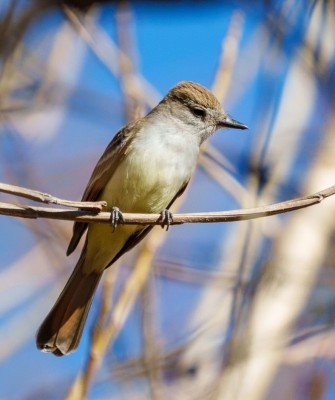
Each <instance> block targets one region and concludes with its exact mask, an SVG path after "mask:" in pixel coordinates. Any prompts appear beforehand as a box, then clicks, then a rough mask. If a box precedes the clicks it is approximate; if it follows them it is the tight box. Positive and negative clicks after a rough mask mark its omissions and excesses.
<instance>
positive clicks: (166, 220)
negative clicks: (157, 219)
mask: <svg viewBox="0 0 335 400" xmlns="http://www.w3.org/2000/svg"><path fill="white" fill-rule="evenodd" d="M161 220H162V223H161V227H162V228H164V227H165V226H166V230H167V231H168V230H169V228H170V225H171V224H172V222H173V214H172V212H170V211H169V210H167V209H165V210H163V211H162V212H161Z"/></svg>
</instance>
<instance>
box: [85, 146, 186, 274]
mask: <svg viewBox="0 0 335 400" xmlns="http://www.w3.org/2000/svg"><path fill="white" fill-rule="evenodd" d="M163 161H164V160H163ZM190 173H191V171H190ZM185 179H187V177H185V174H183V173H181V171H179V170H178V165H174V164H173V163H169V162H162V160H155V159H153V158H152V157H151V159H150V158H147V159H146V158H145V157H143V154H142V155H141V157H138V158H136V156H135V157H132V158H130V157H129V158H128V159H127V160H126V161H124V162H123V163H122V164H121V165H120V166H119V168H118V169H117V171H116V172H115V173H114V175H113V177H112V179H111V180H110V181H109V183H108V184H107V185H106V188H105V190H104V191H103V193H102V195H101V197H100V199H102V200H105V201H107V203H108V208H109V209H111V208H112V207H118V208H119V209H120V210H121V211H122V212H138V213H160V212H161V211H163V210H164V209H165V208H167V207H168V205H169V203H170V202H171V201H172V199H173V198H174V197H175V195H176V193H178V191H179V190H180V188H181V187H182V185H183V184H184V182H185ZM139 229H143V226H137V225H135V226H134V225H119V226H118V227H117V228H116V229H115V231H113V227H112V226H111V225H109V224H91V225H90V226H89V229H88V246H87V254H86V258H87V262H85V269H86V270H87V271H91V270H92V269H96V270H99V271H101V270H103V269H104V268H105V267H106V266H107V265H108V264H109V263H110V262H111V260H112V259H113V258H114V257H115V255H116V254H117V253H118V252H119V251H120V250H121V249H122V247H123V246H124V244H125V242H126V241H127V239H128V238H129V237H130V236H131V235H132V234H133V233H134V232H135V231H137V230H139Z"/></svg>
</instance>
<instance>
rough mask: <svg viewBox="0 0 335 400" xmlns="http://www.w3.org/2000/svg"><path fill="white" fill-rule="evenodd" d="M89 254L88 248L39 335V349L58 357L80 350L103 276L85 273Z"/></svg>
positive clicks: (41, 327) (37, 339)
mask: <svg viewBox="0 0 335 400" xmlns="http://www.w3.org/2000/svg"><path fill="white" fill-rule="evenodd" d="M85 247H86V246H85ZM85 250H86V249H85V248H84V249H83V252H82V254H81V256H80V258H79V260H78V263H77V265H76V267H75V269H74V271H73V272H72V275H71V276H70V278H69V280H68V282H67V284H66V285H65V287H64V289H63V291H62V293H61V294H60V296H59V298H58V299H57V301H56V303H55V305H54V306H53V308H52V309H51V311H50V312H49V314H48V315H47V317H46V318H45V320H44V321H43V323H42V325H41V326H40V328H39V330H38V332H37V334H36V344H37V347H38V348H39V349H40V350H42V351H46V352H51V353H53V354H55V355H56V356H63V355H65V354H68V353H71V352H72V351H74V350H75V349H76V348H77V347H78V345H79V342H80V338H81V335H82V331H83V328H84V324H85V321H86V318H87V314H88V311H89V309H90V306H91V303H92V300H93V296H94V293H95V290H96V288H97V286H98V283H99V281H100V278H101V276H102V272H101V273H99V272H91V273H85V272H84V271H83V264H84V261H85V253H86V251H85Z"/></svg>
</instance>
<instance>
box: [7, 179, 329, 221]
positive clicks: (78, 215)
mask: <svg viewBox="0 0 335 400" xmlns="http://www.w3.org/2000/svg"><path fill="white" fill-rule="evenodd" d="M1 191H2V192H5V193H10V194H15V195H17V196H21V197H24V198H29V199H31V200H35V201H39V202H42V203H48V204H50V203H51V204H58V205H63V206H68V207H77V208H79V210H68V209H61V208H51V207H34V206H26V205H16V204H11V203H1V202H0V215H9V216H13V217H20V218H34V219H37V218H49V219H58V220H67V221H80V222H88V223H92V222H99V223H110V221H111V213H110V212H106V211H105V212H104V211H100V210H101V209H102V207H103V205H105V204H106V203H105V202H95V203H87V202H74V201H69V200H62V199H58V198H57V197H54V196H51V195H50V194H47V193H42V192H38V191H34V190H30V189H25V188H21V187H18V186H12V185H7V184H3V183H0V192H1ZM334 194H335V185H334V186H331V187H329V188H327V189H324V190H321V191H320V192H317V193H314V194H312V195H310V196H305V197H299V198H296V199H292V200H287V201H283V202H280V203H275V204H270V205H267V206H260V207H255V208H249V209H243V210H242V209H240V210H231V211H219V212H208V213H187V214H174V215H173V222H172V224H171V225H177V224H184V223H197V222H198V223H199V222H200V223H210V222H233V221H245V220H250V219H256V218H262V217H268V216H270V215H276V214H282V213H286V212H289V211H294V210H298V209H300V208H305V207H310V206H313V205H315V204H318V203H321V201H322V200H324V199H325V198H327V197H329V196H333V195H334ZM121 211H122V210H121ZM123 216H124V221H123V222H121V221H120V222H119V223H120V224H125V225H161V223H162V221H161V215H160V214H135V213H124V214H123Z"/></svg>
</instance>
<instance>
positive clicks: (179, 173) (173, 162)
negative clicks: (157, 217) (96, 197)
mask: <svg viewBox="0 0 335 400" xmlns="http://www.w3.org/2000/svg"><path fill="white" fill-rule="evenodd" d="M164 133H165V136H164V134H160V133H159V132H158V133H157V131H156V132H154V134H152V135H150V132H145V134H144V135H138V137H137V138H135V139H134V140H133V142H132V143H131V145H130V147H129V149H128V151H127V155H126V157H125V158H124V159H123V161H122V162H121V164H120V165H119V167H118V168H117V170H116V171H115V173H114V175H113V177H112V179H111V180H110V182H109V183H108V185H107V187H106V190H105V191H104V197H105V199H106V200H107V202H108V204H109V205H111V206H117V207H119V208H120V210H121V211H124V212H143V213H146V212H151V213H156V212H161V211H162V210H163V209H164V208H166V207H167V206H168V205H169V203H170V202H171V201H172V199H173V198H174V197H175V195H176V194H177V193H178V192H179V190H180V189H181V187H182V186H183V185H184V184H185V183H186V182H187V181H188V180H189V179H190V176H191V174H192V172H193V170H194V168H195V165H196V161H197V156H198V152H199V146H198V145H197V143H193V142H192V141H191V142H190V141H189V140H187V137H185V136H183V135H182V134H180V132H175V133H173V132H166V130H165V132H164Z"/></svg>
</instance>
